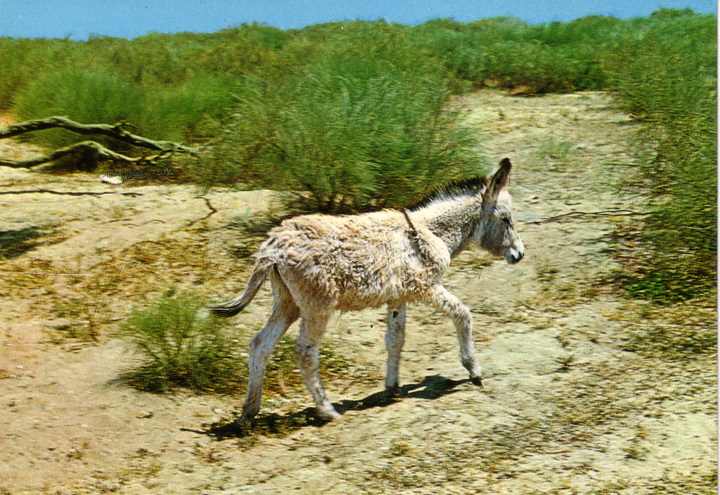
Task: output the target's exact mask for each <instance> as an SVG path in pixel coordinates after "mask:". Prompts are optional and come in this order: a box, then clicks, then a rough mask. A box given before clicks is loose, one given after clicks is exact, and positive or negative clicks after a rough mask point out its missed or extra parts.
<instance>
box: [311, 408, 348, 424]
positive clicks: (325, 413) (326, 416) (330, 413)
mask: <svg viewBox="0 0 720 495" xmlns="http://www.w3.org/2000/svg"><path fill="white" fill-rule="evenodd" d="M317 417H318V419H320V420H321V421H335V420H338V419H340V418H341V417H342V416H340V413H338V412H337V411H336V410H335V409H334V408H331V409H327V410H320V409H318V410H317Z"/></svg>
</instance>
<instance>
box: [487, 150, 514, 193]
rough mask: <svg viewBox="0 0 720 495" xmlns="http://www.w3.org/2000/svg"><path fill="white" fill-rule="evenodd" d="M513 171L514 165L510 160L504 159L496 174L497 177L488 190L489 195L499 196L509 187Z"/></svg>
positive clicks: (492, 180)
mask: <svg viewBox="0 0 720 495" xmlns="http://www.w3.org/2000/svg"><path fill="white" fill-rule="evenodd" d="M511 169H512V164H511V163H510V160H508V159H507V158H503V161H501V162H500V168H499V169H498V171H497V172H495V175H493V176H492V179H490V187H489V188H488V194H490V195H492V196H497V194H498V193H499V192H500V189H502V188H503V187H506V186H507V183H508V179H510V170H511Z"/></svg>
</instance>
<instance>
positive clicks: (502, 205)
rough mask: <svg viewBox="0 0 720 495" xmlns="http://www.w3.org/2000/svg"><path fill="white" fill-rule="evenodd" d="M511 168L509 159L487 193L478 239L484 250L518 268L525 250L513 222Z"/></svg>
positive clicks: (502, 165)
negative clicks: (509, 185) (509, 190)
mask: <svg viewBox="0 0 720 495" xmlns="http://www.w3.org/2000/svg"><path fill="white" fill-rule="evenodd" d="M511 168H512V165H511V164H510V160H508V159H507V158H505V159H504V160H503V161H502V162H500V168H499V169H498V171H497V172H495V175H493V177H492V179H490V185H489V186H488V187H487V189H486V190H485V192H484V193H483V203H482V214H481V217H480V222H479V223H478V228H477V231H476V239H477V241H478V242H479V243H480V246H481V247H482V248H484V249H486V250H487V251H489V252H490V253H492V254H494V255H496V256H503V257H504V258H505V259H506V260H507V262H508V263H511V264H515V263H517V262H518V261H520V260H521V259H522V258H523V255H524V254H525V246H524V245H523V242H522V240H521V239H520V236H519V235H518V233H517V232H516V231H515V226H514V224H513V220H512V197H511V196H510V193H509V192H508V190H507V183H508V179H509V178H510V169H511Z"/></svg>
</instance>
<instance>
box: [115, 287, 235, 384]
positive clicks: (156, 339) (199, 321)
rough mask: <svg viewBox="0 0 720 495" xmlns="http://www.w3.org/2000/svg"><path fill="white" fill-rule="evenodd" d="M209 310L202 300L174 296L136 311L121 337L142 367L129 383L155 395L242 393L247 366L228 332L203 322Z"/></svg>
mask: <svg viewBox="0 0 720 495" xmlns="http://www.w3.org/2000/svg"><path fill="white" fill-rule="evenodd" d="M204 308H206V305H205V303H204V301H203V300H202V299H200V298H198V297H196V296H194V295H192V294H190V293H180V294H175V293H174V292H172V291H170V292H168V293H166V294H165V295H163V296H162V297H161V298H160V299H159V300H157V301H156V302H154V303H153V304H150V305H147V306H146V307H142V308H139V309H135V310H133V311H132V313H131V314H130V316H129V318H128V320H127V321H126V322H125V324H124V325H123V327H122V330H121V334H120V335H121V337H122V338H124V339H126V340H128V341H129V342H130V343H131V345H132V346H133V349H134V350H135V352H136V353H137V354H139V355H140V357H141V362H140V364H139V365H138V367H137V368H136V369H134V370H132V371H130V372H128V373H126V375H125V379H126V380H127V381H128V382H129V383H131V384H132V385H134V386H136V387H138V388H140V389H142V390H148V391H155V392H162V391H166V390H168V389H171V388H174V387H186V388H190V389H192V390H195V391H215V392H231V391H234V390H236V389H237V388H238V387H239V385H240V383H241V382H242V379H241V373H242V372H244V371H245V369H246V367H247V366H246V365H245V364H244V363H243V360H242V359H241V358H240V357H239V349H238V343H237V341H236V340H235V339H234V338H232V335H231V333H230V330H229V329H228V326H227V325H225V324H223V322H222V321H221V320H219V319H217V318H213V317H211V316H201V315H202V313H203V310H204Z"/></svg>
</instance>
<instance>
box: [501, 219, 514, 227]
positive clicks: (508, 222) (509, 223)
mask: <svg viewBox="0 0 720 495" xmlns="http://www.w3.org/2000/svg"><path fill="white" fill-rule="evenodd" d="M502 221H503V223H504V224H505V225H507V226H508V227H510V225H512V220H510V217H503V218H502Z"/></svg>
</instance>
